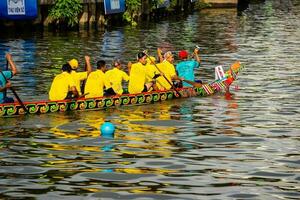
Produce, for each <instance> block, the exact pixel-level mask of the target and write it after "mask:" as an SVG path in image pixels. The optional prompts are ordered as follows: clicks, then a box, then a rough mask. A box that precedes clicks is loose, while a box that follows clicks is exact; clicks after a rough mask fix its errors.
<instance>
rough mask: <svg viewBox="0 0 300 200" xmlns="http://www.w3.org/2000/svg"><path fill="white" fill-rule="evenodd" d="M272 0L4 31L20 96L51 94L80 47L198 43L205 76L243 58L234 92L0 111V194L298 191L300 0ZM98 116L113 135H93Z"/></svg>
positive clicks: (100, 51)
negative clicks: (151, 19) (68, 27)
mask: <svg viewBox="0 0 300 200" xmlns="http://www.w3.org/2000/svg"><path fill="white" fill-rule="evenodd" d="M274 2H275V1H274ZM274 2H273V1H265V2H264V3H261V4H251V5H250V7H249V9H248V10H246V11H244V12H243V13H242V15H241V16H237V13H236V11H235V10H234V9H218V10H209V11H202V12H199V13H194V14H192V15H189V16H187V17H184V18H178V19H170V20H163V21H161V22H160V23H159V24H150V25H147V26H146V25H144V26H141V27H137V28H132V27H119V28H112V29H110V30H106V31H91V32H86V31H81V32H79V33H77V32H76V33H75V32H71V33H52V32H41V33H39V32H34V33H24V34H23V33H11V34H9V35H3V33H0V36H1V37H0V57H1V60H0V64H1V66H3V67H4V66H5V61H4V59H3V58H4V53H5V52H7V51H9V52H11V53H12V54H13V56H14V59H15V61H16V63H17V66H18V68H19V70H20V74H19V75H18V76H16V77H14V79H13V84H14V85H15V86H17V87H16V89H17V91H18V93H19V95H20V96H21V97H22V99H24V100H41V99H45V98H47V93H48V90H49V87H50V83H51V81H52V79H53V77H54V75H55V74H57V73H59V71H60V66H61V64H63V63H64V62H65V61H66V60H68V59H70V58H73V57H75V58H79V60H80V62H81V64H82V65H81V66H82V67H83V57H84V55H90V56H91V57H92V62H93V64H95V62H96V60H98V59H100V58H103V59H105V60H107V61H108V62H110V61H111V60H112V59H113V58H114V57H120V58H122V59H123V60H124V61H129V60H131V61H134V60H135V55H136V53H137V52H138V51H139V50H144V49H148V50H149V51H150V52H151V53H152V54H154V53H155V49H156V48H157V47H161V48H162V49H163V50H164V51H166V50H173V51H175V52H178V50H180V49H188V50H189V51H191V50H192V49H193V48H194V47H195V45H199V46H200V47H202V49H201V51H200V53H201V58H202V65H201V68H200V69H199V70H197V77H199V78H201V79H203V80H204V81H211V80H213V79H214V67H215V66H216V65H219V64H222V65H223V66H224V68H226V69H227V68H228V66H229V65H230V64H231V63H233V62H234V61H236V60H240V61H241V62H242V63H243V64H245V66H246V67H245V69H244V70H243V71H242V73H241V74H240V76H239V79H238V81H237V82H236V83H234V85H233V88H232V92H233V93H234V95H233V96H232V97H231V98H225V97H224V96H223V95H222V94H220V95H216V96H213V97H207V98H190V99H182V100H176V101H168V102H162V103H157V104H151V105H145V106H131V107H120V108H112V109H107V110H100V111H89V112H71V113H55V114H46V115H32V116H24V117H17V118H1V119H0V136H1V139H0V199H272V200H273V199H298V198H299V196H300V176H299V168H300V154H299V148H300V143H299V139H300V137H299V133H300V120H299V119H300V115H299V112H300V108H299V107H300V103H299V98H300V93H299V89H300V78H299V77H300V71H299V68H300V64H299V62H300V57H299V52H300V42H299V41H300V28H299V27H300V21H299V15H300V5H299V3H295V1H294V4H295V5H294V7H292V9H289V8H288V7H286V5H280V4H278V3H274ZM3 67H2V69H3ZM104 120H110V121H111V122H112V123H114V124H115V125H116V127H117V130H116V133H115V137H114V138H110V139H107V138H101V137H100V134H99V127H100V125H101V124H102V123H103V121H104Z"/></svg>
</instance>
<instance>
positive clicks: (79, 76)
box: [71, 70, 88, 96]
mask: <svg viewBox="0 0 300 200" xmlns="http://www.w3.org/2000/svg"><path fill="white" fill-rule="evenodd" d="M71 76H72V77H73V79H74V83H75V87H76V89H77V91H78V94H79V96H80V95H81V89H80V82H81V81H83V80H85V79H87V77H88V73H87V72H76V71H74V70H72V71H71Z"/></svg>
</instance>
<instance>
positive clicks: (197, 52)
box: [194, 48, 201, 64]
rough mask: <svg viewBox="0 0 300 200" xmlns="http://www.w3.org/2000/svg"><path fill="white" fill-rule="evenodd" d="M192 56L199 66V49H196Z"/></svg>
mask: <svg viewBox="0 0 300 200" xmlns="http://www.w3.org/2000/svg"><path fill="white" fill-rule="evenodd" d="M194 55H195V58H196V61H197V62H198V63H199V64H200V61H201V60H200V56H199V49H198V48H196V49H195V50H194Z"/></svg>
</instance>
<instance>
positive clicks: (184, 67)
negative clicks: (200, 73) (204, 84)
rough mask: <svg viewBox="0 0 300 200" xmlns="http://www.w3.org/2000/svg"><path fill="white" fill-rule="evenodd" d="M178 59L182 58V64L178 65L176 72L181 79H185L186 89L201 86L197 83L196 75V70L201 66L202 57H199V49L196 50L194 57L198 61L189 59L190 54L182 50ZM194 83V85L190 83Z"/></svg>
mask: <svg viewBox="0 0 300 200" xmlns="http://www.w3.org/2000/svg"><path fill="white" fill-rule="evenodd" d="M178 57H179V58H180V60H181V61H180V62H179V63H178V64H177V65H176V71H177V74H178V76H179V77H182V78H183V79H184V82H183V86H184V87H192V86H196V87H197V86H198V85H199V86H201V84H197V83H196V82H195V73H194V69H195V68H198V67H199V66H200V57H199V49H198V48H196V49H195V50H194V57H195V59H196V60H194V59H191V60H189V59H188V52H187V51H186V50H182V51H180V52H179V53H178ZM187 82H189V83H193V82H194V83H193V85H191V84H189V83H187Z"/></svg>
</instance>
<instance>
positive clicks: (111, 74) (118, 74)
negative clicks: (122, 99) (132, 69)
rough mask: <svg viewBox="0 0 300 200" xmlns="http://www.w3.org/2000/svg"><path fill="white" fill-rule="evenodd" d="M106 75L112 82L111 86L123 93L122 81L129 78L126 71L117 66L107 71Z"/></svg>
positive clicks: (117, 91) (117, 92) (118, 92)
mask: <svg viewBox="0 0 300 200" xmlns="http://www.w3.org/2000/svg"><path fill="white" fill-rule="evenodd" d="M105 75H106V77H107V79H108V81H109V82H110V84H111V87H112V89H113V90H114V91H115V93H116V94H123V86H122V81H123V80H124V81H128V80H129V76H128V75H127V74H126V72H124V71H122V70H120V69H118V68H116V67H115V68H113V69H111V70H108V71H107V72H106V73H105Z"/></svg>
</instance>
